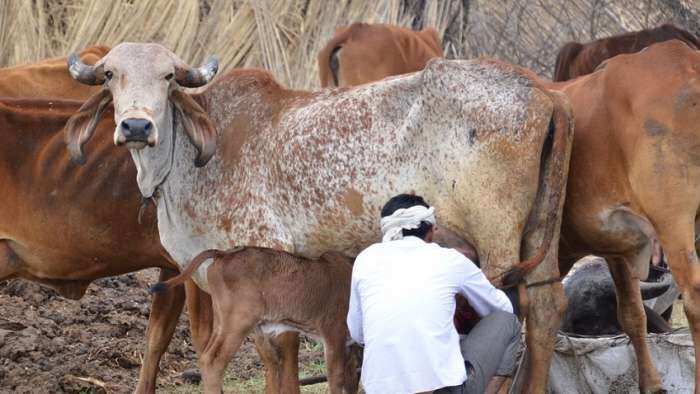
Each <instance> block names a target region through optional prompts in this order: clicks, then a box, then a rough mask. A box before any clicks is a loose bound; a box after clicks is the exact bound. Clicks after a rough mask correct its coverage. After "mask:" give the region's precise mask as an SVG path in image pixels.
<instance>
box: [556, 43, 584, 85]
mask: <svg viewBox="0 0 700 394" xmlns="http://www.w3.org/2000/svg"><path fill="white" fill-rule="evenodd" d="M582 49H583V45H582V44H580V43H578V42H567V43H566V44H564V46H563V47H561V49H560V50H559V53H558V54H557V61H556V63H555V65H554V77H553V78H552V81H554V82H561V81H566V80H568V79H570V78H571V75H570V73H569V70H570V69H571V66H572V64H573V62H574V59H575V58H576V56H578V54H579V53H581V50H582Z"/></svg>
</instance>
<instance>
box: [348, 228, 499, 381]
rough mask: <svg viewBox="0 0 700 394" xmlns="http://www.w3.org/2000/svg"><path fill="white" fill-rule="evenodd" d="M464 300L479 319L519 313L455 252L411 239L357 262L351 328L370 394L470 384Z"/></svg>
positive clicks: (380, 247) (379, 247)
mask: <svg viewBox="0 0 700 394" xmlns="http://www.w3.org/2000/svg"><path fill="white" fill-rule="evenodd" d="M457 293H461V294H462V295H464V296H465V297H466V298H467V300H468V301H469V304H470V305H471V306H472V307H473V308H474V310H475V311H476V313H477V314H479V316H486V315H488V314H489V313H491V312H493V311H496V310H502V311H506V312H510V313H512V312H513V307H512V305H511V304H510V301H509V300H508V297H507V296H506V295H505V293H503V292H502V291H500V290H498V289H496V288H495V287H493V285H491V283H490V282H489V281H488V279H486V276H485V275H484V274H483V272H482V271H481V270H480V269H479V268H478V267H477V266H476V265H474V263H473V262H471V261H470V260H469V259H467V258H466V257H464V255H462V254H461V253H459V252H457V251H456V250H454V249H447V248H442V247H440V246H439V245H437V244H434V243H426V242H425V241H423V240H422V239H420V238H417V237H405V238H403V239H400V240H396V241H391V242H383V243H378V244H374V245H372V246H370V247H369V248H367V249H365V250H364V251H363V252H362V253H360V254H359V255H358V256H357V259H356V260H355V264H354V266H353V270H352V286H351V292H350V307H349V311H348V318H347V323H348V328H349V330H350V335H351V336H352V338H353V339H354V340H355V341H356V342H359V343H362V344H364V346H365V349H364V354H363V363H362V385H363V387H364V389H365V392H367V393H368V394H373V393H382V394H383V393H397V394H398V393H419V392H424V391H431V390H436V389H438V388H441V387H448V386H457V385H460V384H462V383H463V382H464V381H465V380H466V379H467V374H466V369H465V366H464V359H463V358H462V355H461V352H460V349H459V335H458V334H457V331H456V329H455V327H454V323H453V317H454V312H455V295H456V294H457Z"/></svg>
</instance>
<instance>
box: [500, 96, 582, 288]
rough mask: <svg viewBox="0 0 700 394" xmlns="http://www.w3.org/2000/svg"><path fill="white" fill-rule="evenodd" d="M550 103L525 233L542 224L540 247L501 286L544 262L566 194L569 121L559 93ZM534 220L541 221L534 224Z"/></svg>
mask: <svg viewBox="0 0 700 394" xmlns="http://www.w3.org/2000/svg"><path fill="white" fill-rule="evenodd" d="M550 97H551V98H552V100H553V101H554V109H553V114H552V118H551V120H550V122H549V132H548V135H547V138H546V139H545V142H544V145H543V148H542V156H541V157H542V159H541V164H540V182H539V190H538V192H537V198H536V200H535V204H534V205H533V209H532V212H531V213H530V219H529V220H528V225H529V226H526V229H525V230H526V231H525V233H528V232H534V228H529V229H528V228H527V227H536V226H538V225H540V226H541V225H543V226H545V227H544V236H543V238H542V244H541V245H540V247H539V248H538V249H537V250H536V252H535V254H534V255H533V256H532V257H530V258H529V259H527V260H525V261H522V262H520V263H519V264H517V265H516V266H515V267H513V268H511V269H510V270H508V271H506V272H505V273H504V274H503V275H502V281H501V287H503V288H507V287H512V286H515V285H517V284H518V283H520V282H521V281H522V280H523V278H524V277H525V275H527V274H528V273H529V272H530V271H532V270H533V269H534V268H535V267H537V266H538V265H539V264H540V263H541V262H542V260H544V258H545V256H546V255H547V252H548V251H549V250H550V247H551V246H552V245H551V244H552V240H554V238H555V237H554V235H555V234H556V232H557V230H558V229H557V226H558V225H559V221H558V219H559V217H560V214H561V207H562V203H563V199H564V195H565V193H566V176H567V173H568V171H569V157H570V154H571V143H572V139H573V120H572V118H571V109H570V107H569V103H568V101H567V99H566V97H565V96H564V95H563V94H562V93H559V92H551V94H550ZM537 218H543V219H540V220H539V223H538V222H537Z"/></svg>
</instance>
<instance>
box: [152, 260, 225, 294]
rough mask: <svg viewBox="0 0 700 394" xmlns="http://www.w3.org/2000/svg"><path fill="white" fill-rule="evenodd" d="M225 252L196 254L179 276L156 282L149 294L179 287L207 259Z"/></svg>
mask: <svg viewBox="0 0 700 394" xmlns="http://www.w3.org/2000/svg"><path fill="white" fill-rule="evenodd" d="M224 253H225V252H222V251H220V250H217V249H209V250H205V251H204V252H202V253H200V254H198V255H197V256H195V258H193V259H192V261H190V263H189V264H188V265H187V267H185V270H184V271H182V272H180V275H178V276H176V277H174V278H171V279H168V280H166V281H165V282H158V283H156V284H155V285H153V286H151V288H150V292H151V293H153V294H155V293H163V292H166V291H168V290H170V289H172V288H173V287H176V286H179V285H181V284H183V283H185V281H187V279H189V278H190V276H192V273H193V272H194V271H195V270H196V269H197V268H199V266H200V265H202V263H203V262H205V261H207V260H208V259H213V258H218V257H221V256H222V255H223V254H224Z"/></svg>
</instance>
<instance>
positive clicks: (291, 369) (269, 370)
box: [253, 330, 300, 394]
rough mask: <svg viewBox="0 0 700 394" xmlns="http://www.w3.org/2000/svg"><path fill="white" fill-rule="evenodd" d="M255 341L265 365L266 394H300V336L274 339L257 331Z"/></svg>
mask: <svg viewBox="0 0 700 394" xmlns="http://www.w3.org/2000/svg"><path fill="white" fill-rule="evenodd" d="M253 340H254V341H255V348H256V349H257V351H258V354H259V355H260V358H261V359H262V361H263V364H264V365H265V393H267V394H276V393H285V394H286V393H289V394H296V393H299V392H300V391H299V334H298V333H296V332H293V331H288V332H284V333H282V334H280V335H278V336H275V337H272V336H268V335H265V334H263V333H262V332H261V331H260V330H255V333H254V335H253Z"/></svg>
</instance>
